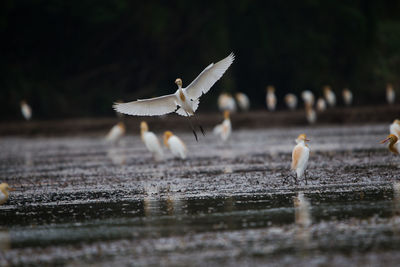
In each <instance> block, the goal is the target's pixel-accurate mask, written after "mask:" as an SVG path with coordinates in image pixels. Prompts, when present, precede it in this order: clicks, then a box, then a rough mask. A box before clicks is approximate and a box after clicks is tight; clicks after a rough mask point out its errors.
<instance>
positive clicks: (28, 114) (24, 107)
mask: <svg viewBox="0 0 400 267" xmlns="http://www.w3.org/2000/svg"><path fill="white" fill-rule="evenodd" d="M21 112H22V115H23V116H24V118H25V119H26V120H28V121H29V120H30V119H31V118H32V109H31V107H30V106H29V105H28V103H27V102H26V101H25V100H22V101H21Z"/></svg>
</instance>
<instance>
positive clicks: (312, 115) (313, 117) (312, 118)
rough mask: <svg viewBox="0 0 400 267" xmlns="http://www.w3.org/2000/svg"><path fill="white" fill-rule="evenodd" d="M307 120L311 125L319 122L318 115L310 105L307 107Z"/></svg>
mask: <svg viewBox="0 0 400 267" xmlns="http://www.w3.org/2000/svg"><path fill="white" fill-rule="evenodd" d="M306 119H307V121H308V123H310V124H314V123H315V122H316V121H317V113H316V112H315V110H314V109H313V107H312V106H310V105H306Z"/></svg>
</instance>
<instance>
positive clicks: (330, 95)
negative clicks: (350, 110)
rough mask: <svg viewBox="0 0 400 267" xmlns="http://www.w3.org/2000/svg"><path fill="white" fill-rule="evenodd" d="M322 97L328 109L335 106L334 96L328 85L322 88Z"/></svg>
mask: <svg viewBox="0 0 400 267" xmlns="http://www.w3.org/2000/svg"><path fill="white" fill-rule="evenodd" d="M324 96H325V100H326V102H327V103H328V105H329V106H330V107H334V106H335V104H336V95H335V93H334V92H333V91H332V88H331V87H330V86H329V85H327V86H325V87H324Z"/></svg>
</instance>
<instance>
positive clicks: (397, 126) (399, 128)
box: [389, 119, 400, 138]
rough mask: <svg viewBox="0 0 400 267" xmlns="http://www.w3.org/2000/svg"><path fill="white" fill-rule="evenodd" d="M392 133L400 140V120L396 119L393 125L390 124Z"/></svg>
mask: <svg viewBox="0 0 400 267" xmlns="http://www.w3.org/2000/svg"><path fill="white" fill-rule="evenodd" d="M389 129H390V133H391V134H394V135H395V136H397V138H400V120H398V119H395V120H394V122H393V123H392V124H390V128H389Z"/></svg>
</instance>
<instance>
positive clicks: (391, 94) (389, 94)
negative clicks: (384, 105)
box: [386, 83, 396, 104]
mask: <svg viewBox="0 0 400 267" xmlns="http://www.w3.org/2000/svg"><path fill="white" fill-rule="evenodd" d="M395 98H396V93H395V91H394V89H393V85H392V84H391V83H388V84H387V85H386V100H387V102H388V103H389V104H393V103H394V100H395Z"/></svg>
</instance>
